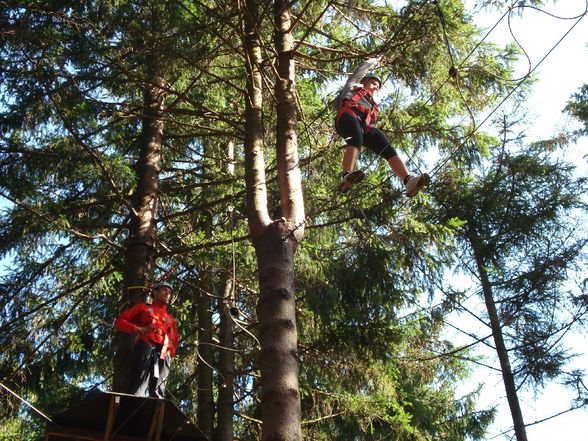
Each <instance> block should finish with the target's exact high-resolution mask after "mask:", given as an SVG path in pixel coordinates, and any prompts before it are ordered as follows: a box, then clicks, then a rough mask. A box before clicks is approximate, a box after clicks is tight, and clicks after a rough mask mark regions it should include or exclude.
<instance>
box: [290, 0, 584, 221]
mask: <svg viewBox="0 0 588 441" xmlns="http://www.w3.org/2000/svg"><path fill="white" fill-rule="evenodd" d="M434 1H435V3H436V4H437V7H438V11H439V18H440V21H441V24H442V29H443V33H444V39H445V42H446V44H447V50H448V54H452V52H451V47H450V45H449V39H448V38H447V35H446V29H445V18H444V14H443V11H442V9H441V8H440V7H439V4H438V2H437V0H434ZM425 3H426V1H425ZM522 8H531V9H535V10H537V11H540V12H544V13H546V14H548V15H550V16H552V17H554V18H556V19H559V20H576V22H575V23H574V24H573V25H572V26H571V27H570V28H569V29H568V30H567V31H566V32H565V33H564V34H563V35H562V37H561V38H560V39H559V40H558V41H557V42H556V43H555V44H554V45H553V46H552V47H551V49H549V51H548V52H547V53H546V54H545V55H544V56H543V57H542V58H541V59H540V61H539V62H538V63H537V64H536V65H535V66H534V67H532V65H531V62H530V59H529V57H528V55H527V53H526V51H525V50H524V48H523V47H522V45H521V44H520V43H519V42H518V40H517V39H516V36H515V35H514V31H513V30H512V26H511V23H510V18H511V16H512V14H513V13H514V12H513V11H514V10H515V9H522ZM586 14H588V1H587V2H586V8H585V10H584V11H583V12H582V13H581V14H578V15H576V16H573V17H561V16H557V15H555V14H550V13H548V12H546V11H544V10H542V9H539V8H537V7H531V6H528V5H517V6H510V7H509V8H508V9H507V11H506V12H505V13H504V14H503V15H502V16H501V17H500V18H499V19H498V20H497V21H496V23H495V24H494V25H493V26H492V28H490V30H489V31H488V32H487V33H486V35H485V36H484V37H483V38H482V39H481V40H480V41H479V42H478V43H477V44H476V45H475V46H474V47H473V48H472V50H471V51H470V52H469V53H468V54H467V55H466V57H464V59H463V60H462V61H461V63H460V65H459V66H455V64H454V61H453V56H452V55H450V59H451V60H452V65H451V69H450V72H449V74H448V77H447V78H446V80H445V81H444V82H442V83H441V84H440V85H439V86H438V87H437V88H436V89H435V90H434V91H433V92H432V93H431V94H430V96H429V98H428V99H427V101H426V102H425V103H428V102H430V101H431V100H432V99H433V97H434V96H435V95H436V94H437V93H438V91H439V90H440V89H441V88H442V87H443V86H444V85H445V84H447V82H449V81H450V80H451V79H452V78H456V79H457V77H458V74H459V68H461V67H462V66H463V65H464V64H465V63H466V61H467V60H468V59H469V58H470V57H471V56H472V55H473V53H474V52H475V51H476V50H477V49H478V47H479V46H480V45H481V44H482V43H483V42H484V40H486V39H487V38H488V36H489V35H490V34H491V33H492V32H493V31H494V29H495V28H496V27H497V26H498V25H499V24H500V22H501V21H502V20H503V19H504V18H505V17H507V16H508V22H509V31H510V33H511V35H512V37H513V38H514V39H515V41H516V42H517V44H518V45H519V47H520V48H521V49H522V50H523V53H524V54H525V56H526V57H527V60H528V61H529V70H528V72H527V73H526V74H525V75H523V76H522V77H520V78H518V79H510V80H509V81H510V82H515V83H516V85H515V87H514V88H513V89H512V90H511V91H510V92H509V93H508V94H507V95H506V96H505V97H504V98H503V99H502V100H501V101H500V102H499V103H498V104H497V105H496V106H495V107H494V108H493V109H492V110H491V112H490V113H489V114H488V115H486V117H485V118H484V119H483V120H482V121H481V122H480V123H479V124H476V123H475V118H474V115H473V113H472V112H471V110H470V109H469V107H467V103H466V107H467V109H468V112H469V113H470V117H471V118H472V119H473V121H474V128H473V130H471V131H470V132H469V133H467V134H466V135H465V136H463V137H461V139H460V141H459V142H460V144H461V143H463V142H465V141H467V139H469V138H471V137H472V136H473V135H474V134H475V133H476V132H477V131H478V130H479V129H480V128H481V127H482V126H483V125H484V124H485V123H486V122H487V121H488V119H490V117H491V116H492V115H493V114H494V113H495V112H496V111H497V110H498V109H499V108H500V107H501V106H502V105H503V104H504V103H505V102H506V100H507V99H508V98H510V96H512V94H513V93H514V92H515V91H516V90H517V89H518V88H519V87H520V86H521V85H522V84H524V82H526V81H527V80H528V79H529V78H530V77H531V75H532V74H533V73H534V72H535V70H536V69H537V68H538V67H539V66H540V65H541V64H542V63H543V62H544V61H545V60H546V58H547V57H548V56H549V55H550V54H551V53H552V52H553V51H554V50H555V48H556V47H557V46H558V45H559V44H560V43H561V42H562V41H563V40H564V39H565V38H566V37H567V35H569V33H570V32H571V31H572V30H573V28H574V27H575V26H576V25H577V24H578V23H579V22H580V20H582V19H583V18H584V17H585V16H586ZM456 87H457V88H458V90H459V91H460V95H461V96H462V97H463V95H462V94H461V89H460V88H459V83H458V82H456ZM412 119H414V116H413V117H411V118H410V119H409V121H408V122H407V123H405V125H407V124H408V123H409V122H410V121H412ZM459 148H460V146H459V145H458V146H457V147H455V148H454V149H452V150H451V151H450V152H449V153H448V154H447V155H446V158H445V159H444V160H442V161H440V162H438V163H437V165H436V166H435V167H434V168H433V169H432V170H431V173H430V176H431V177H433V176H435V175H436V174H437V173H438V171H439V170H440V169H441V167H443V166H444V165H445V164H446V163H447V162H448V161H449V160H450V158H451V157H452V155H453V154H454V153H455V152H457V151H458V150H459ZM413 156H414V155H411V156H409V158H408V161H410V162H412V163H413V164H414V165H415V166H416V167H417V169H418V168H419V167H418V164H416V162H415V161H414V160H413ZM378 159H379V158H378V157H375V158H373V159H372V160H371V161H370V162H369V163H368V165H367V166H365V167H364V168H362V170H363V169H366V168H369V167H370V166H371V164H372V163H373V162H374V161H376V160H378ZM388 180H390V176H389V177H388V178H387V179H385V180H383V181H382V182H381V183H380V184H378V185H374V186H372V187H369V188H367V189H366V190H365V191H364V192H362V194H361V196H363V195H365V194H367V193H369V192H371V191H373V190H374V189H376V188H379V187H380V186H383V185H384V184H385V183H386V182H387V181H388ZM400 193H401V191H396V192H395V194H397V195H399V194H400ZM361 196H357V197H358V198H359V197H361ZM406 203H407V200H404V201H403V202H402V204H401V205H405V204H406ZM333 207H336V204H334V205H333ZM309 218H312V216H310V215H309V216H307V217H306V218H305V220H304V221H303V222H306V220H307V219H309ZM355 218H357V216H351V217H348V218H347V219H346V220H350V219H355ZM297 228H300V226H297V227H295V228H294V229H293V230H292V231H294V230H295V229H297Z"/></svg>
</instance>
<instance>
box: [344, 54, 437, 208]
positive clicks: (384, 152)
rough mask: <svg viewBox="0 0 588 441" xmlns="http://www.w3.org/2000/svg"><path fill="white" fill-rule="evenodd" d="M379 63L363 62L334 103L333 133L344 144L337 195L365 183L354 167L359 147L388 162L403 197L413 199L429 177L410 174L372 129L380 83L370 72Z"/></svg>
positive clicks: (386, 139) (383, 137) (373, 128)
mask: <svg viewBox="0 0 588 441" xmlns="http://www.w3.org/2000/svg"><path fill="white" fill-rule="evenodd" d="M379 63H380V59H378V58H370V59H369V60H367V61H364V62H363V63H362V64H361V65H360V66H359V67H358V68H357V69H356V70H355V72H353V74H352V75H351V77H349V79H348V80H347V82H346V83H345V86H343V89H342V90H341V92H340V93H339V95H338V96H337V98H335V101H334V103H333V104H334V106H335V108H336V109H337V117H336V119H335V129H336V130H337V133H338V134H339V135H340V136H341V137H342V138H343V139H344V140H345V143H346V144H347V147H346V148H345V153H344V154H343V173H342V174H341V182H340V183H339V191H341V192H343V193H345V192H347V191H349V189H351V187H352V186H353V185H354V184H357V183H359V182H361V181H362V180H363V179H364V177H365V173H364V171H363V170H361V169H360V170H355V163H356V161H357V158H358V156H359V151H360V149H361V147H362V146H366V147H367V148H368V149H370V150H371V151H373V152H374V153H375V154H377V155H379V156H381V157H382V158H384V159H385V160H386V161H387V162H388V165H389V166H390V168H391V169H392V171H393V172H394V173H395V174H396V176H398V178H400V180H401V181H402V183H403V184H404V188H405V194H406V196H409V197H413V196H416V195H417V194H418V193H419V191H421V189H422V188H423V187H424V186H425V185H427V184H428V183H429V180H430V177H429V175H428V174H426V173H423V174H420V175H413V174H410V173H409V172H408V170H407V168H406V166H405V165H404V161H403V160H402V159H401V158H400V156H398V153H397V152H396V150H395V149H394V148H393V147H392V145H391V144H390V141H388V138H387V137H386V135H384V133H383V132H382V131H381V130H380V129H378V128H377V127H375V126H374V124H375V123H376V119H377V118H378V111H379V108H378V101H377V99H376V96H375V95H376V92H378V91H379V90H380V87H381V86H382V80H381V79H380V77H379V76H377V75H376V74H375V73H374V72H371V70H373V69H375V68H376V67H378V65H379Z"/></svg>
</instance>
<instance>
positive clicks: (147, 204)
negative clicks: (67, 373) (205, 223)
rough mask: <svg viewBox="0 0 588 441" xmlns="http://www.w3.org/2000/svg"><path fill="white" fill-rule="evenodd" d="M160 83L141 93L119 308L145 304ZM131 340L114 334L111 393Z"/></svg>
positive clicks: (121, 385) (121, 377)
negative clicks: (138, 147)
mask: <svg viewBox="0 0 588 441" xmlns="http://www.w3.org/2000/svg"><path fill="white" fill-rule="evenodd" d="M163 81H164V80H163V79H162V78H161V77H160V76H158V75H157V74H154V76H153V80H152V83H151V84H148V85H147V86H146V88H145V91H144V114H143V118H142V129H141V150H140V155H139V159H138V161H137V164H136V173H137V187H136V188H135V192H134V193H133V200H132V201H133V212H132V213H131V221H130V224H129V240H128V245H127V253H126V256H125V257H126V259H125V271H124V293H123V307H122V309H127V308H128V307H130V306H132V305H133V304H136V303H140V302H143V301H145V293H146V289H147V281H148V279H149V277H150V276H151V272H152V269H153V258H154V245H155V236H156V232H157V224H156V222H157V207H158V202H159V174H160V173H161V162H162V146H163V117H162V114H163V106H164V90H163V88H162V85H163ZM133 340H134V336H133V335H131V334H125V333H122V332H121V333H118V342H117V351H116V355H115V360H114V379H113V390H115V391H121V392H124V391H126V390H127V385H128V381H129V377H128V366H130V359H129V357H130V354H131V352H132V343H133Z"/></svg>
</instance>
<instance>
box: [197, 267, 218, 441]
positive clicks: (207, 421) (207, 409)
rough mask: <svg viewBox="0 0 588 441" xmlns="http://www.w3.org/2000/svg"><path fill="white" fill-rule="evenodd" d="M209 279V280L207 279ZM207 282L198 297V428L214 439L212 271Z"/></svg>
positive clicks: (207, 275) (206, 276) (205, 279)
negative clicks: (210, 291) (209, 291)
mask: <svg viewBox="0 0 588 441" xmlns="http://www.w3.org/2000/svg"><path fill="white" fill-rule="evenodd" d="M207 279H208V280H207ZM204 281H205V283H203V284H202V287H201V289H200V296H199V297H198V367H197V372H198V393H197V396H198V412H197V421H198V428H199V429H200V430H201V431H202V433H204V435H206V437H207V438H208V439H212V432H213V424H214V414H213V409H214V399H213V394H212V346H211V344H212V310H211V308H212V302H211V297H210V295H209V293H208V290H211V289H212V288H211V287H212V286H213V283H212V276H211V274H210V271H209V272H208V274H206V275H205V276H204Z"/></svg>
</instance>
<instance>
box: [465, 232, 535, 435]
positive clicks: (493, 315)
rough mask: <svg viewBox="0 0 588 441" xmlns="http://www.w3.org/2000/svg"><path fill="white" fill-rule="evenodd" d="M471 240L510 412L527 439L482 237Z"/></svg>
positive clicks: (515, 427)
mask: <svg viewBox="0 0 588 441" xmlns="http://www.w3.org/2000/svg"><path fill="white" fill-rule="evenodd" d="M470 241H471V243H472V248H473V250H474V254H475V259H476V266H477V268H478V274H479V276H480V282H481V284H482V291H483V293H484V302H485V304H486V311H487V312H488V318H489V319H490V327H491V329H492V337H493V338H494V345H495V346H496V353H497V355H498V360H499V362H500V370H501V372H502V380H503V382H504V388H505V390H506V398H507V400H508V406H509V408H510V413H511V416H512V421H513V425H514V430H515V435H516V438H517V441H527V431H526V428H525V421H524V419H523V412H522V411H521V406H520V403H519V397H518V394H517V388H516V384H515V380H514V375H513V373H512V368H511V366H510V360H509V357H508V350H507V349H506V344H505V342H504V336H503V334H502V326H501V324H500V318H499V317H498V312H497V310H496V303H495V302H494V296H493V292H492V286H491V284H490V280H489V278H488V272H487V271H486V265H485V264H484V258H483V253H482V251H481V250H482V245H481V242H480V239H479V238H478V237H477V235H476V234H475V233H470Z"/></svg>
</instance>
